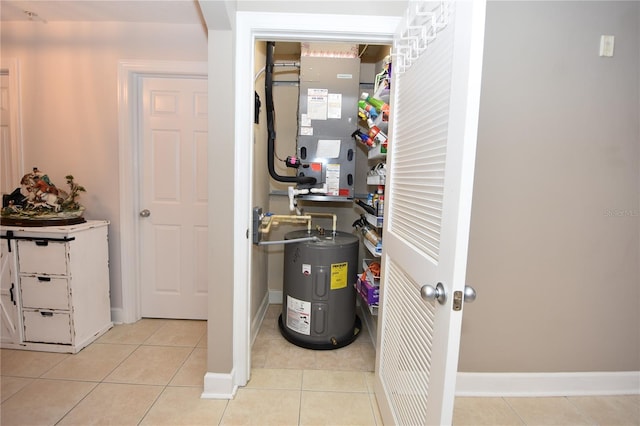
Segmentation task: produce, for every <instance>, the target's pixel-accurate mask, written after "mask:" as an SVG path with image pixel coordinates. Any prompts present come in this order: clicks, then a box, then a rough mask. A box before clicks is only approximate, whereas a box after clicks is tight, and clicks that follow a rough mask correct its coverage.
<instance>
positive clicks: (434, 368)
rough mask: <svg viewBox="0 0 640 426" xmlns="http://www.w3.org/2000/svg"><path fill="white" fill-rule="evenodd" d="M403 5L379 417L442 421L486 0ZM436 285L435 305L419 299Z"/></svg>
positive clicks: (451, 362)
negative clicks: (441, 296)
mask: <svg viewBox="0 0 640 426" xmlns="http://www.w3.org/2000/svg"><path fill="white" fill-rule="evenodd" d="M409 7H410V10H409V16H408V19H407V21H406V25H405V26H404V27H402V28H401V29H400V31H399V36H398V37H396V41H395V42H394V52H395V53H396V55H397V56H394V61H393V73H394V81H393V83H392V100H391V101H392V118H391V123H390V125H391V137H390V142H389V154H388V182H387V184H388V189H387V193H388V194H389V195H388V197H387V203H386V209H387V210H386V212H385V227H384V231H383V235H384V244H383V245H384V253H383V261H382V289H381V307H380V313H379V323H378V342H379V351H378V353H377V360H376V386H375V387H376V397H377V399H378V402H379V405H380V408H381V412H382V415H383V419H384V423H385V424H403V425H427V424H434V425H444V424H450V423H451V421H452V415H453V403H454V392H455V381H456V372H457V363H458V349H459V339H460V326H461V320H462V310H461V309H462V304H461V303H455V302H454V299H455V298H456V297H461V296H462V294H463V293H462V292H463V290H464V287H465V273H466V263H467V245H468V237H469V221H470V213H471V196H472V187H473V172H474V162H475V145H476V136H477V122H478V108H479V97H480V74H481V62H482V45H483V35H484V10H485V4H484V2H480V1H478V2H476V1H473V2H471V1H463V2H451V3H448V2H447V3H435V2H427V3H425V2H420V3H419V5H418V9H416V8H415V7H416V4H414V3H413V2H412V3H410V6H409ZM437 283H442V285H443V292H444V294H445V295H446V300H444V302H443V303H442V304H441V303H440V302H439V301H437V300H429V299H426V298H423V297H421V290H422V288H423V286H425V285H430V286H432V287H433V288H436V286H437ZM425 289H426V288H425ZM456 305H457V306H456Z"/></svg>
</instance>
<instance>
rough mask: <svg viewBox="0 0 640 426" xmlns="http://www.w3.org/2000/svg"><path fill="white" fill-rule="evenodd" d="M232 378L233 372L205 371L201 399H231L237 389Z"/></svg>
mask: <svg viewBox="0 0 640 426" xmlns="http://www.w3.org/2000/svg"><path fill="white" fill-rule="evenodd" d="M234 383H235V380H234V372H233V371H231V373H229V374H221V373H206V374H205V375H204V390H203V391H202V395H201V396H200V397H201V398H202V399H233V397H234V396H235V394H236V391H237V390H238V386H236V385H235V384H234Z"/></svg>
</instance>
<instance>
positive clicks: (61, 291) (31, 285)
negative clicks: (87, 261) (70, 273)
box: [20, 275, 69, 310]
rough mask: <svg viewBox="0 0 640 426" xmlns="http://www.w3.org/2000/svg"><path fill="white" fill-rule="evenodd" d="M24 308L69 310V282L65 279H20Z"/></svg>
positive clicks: (34, 277)
mask: <svg viewBox="0 0 640 426" xmlns="http://www.w3.org/2000/svg"><path fill="white" fill-rule="evenodd" d="M20 288H21V289H22V306H23V307H25V308H35V309H62V310H68V309H69V289H68V288H69V281H68V279H67V278H64V277H43V276H36V275H26V276H25V275H23V276H21V277H20Z"/></svg>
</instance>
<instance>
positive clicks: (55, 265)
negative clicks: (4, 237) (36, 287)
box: [18, 241, 68, 275]
mask: <svg viewBox="0 0 640 426" xmlns="http://www.w3.org/2000/svg"><path fill="white" fill-rule="evenodd" d="M67 244H68V243H57V242H52V241H42V242H40V241H18V264H19V268H20V272H21V273H23V274H24V273H27V274H29V273H30V274H47V275H67V254H66V253H67Z"/></svg>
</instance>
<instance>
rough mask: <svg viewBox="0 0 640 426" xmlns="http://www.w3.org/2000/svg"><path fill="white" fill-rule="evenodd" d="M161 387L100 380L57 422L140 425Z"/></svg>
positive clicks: (80, 425) (82, 425) (85, 424)
mask: <svg viewBox="0 0 640 426" xmlns="http://www.w3.org/2000/svg"><path fill="white" fill-rule="evenodd" d="M162 390H163V388H162V386H148V385H127V384H118V383H100V384H99V385H98V386H96V388H95V389H94V390H93V391H92V392H91V393H90V394H89V395H87V396H86V397H85V398H84V399H83V400H82V402H80V403H79V404H78V405H77V406H76V407H75V408H73V410H71V411H70V412H69V414H67V415H66V416H65V417H64V418H63V419H62V420H61V421H60V423H58V425H59V426H63V425H78V426H88V425H123V426H124V425H137V424H138V423H139V422H140V421H141V420H142V418H143V417H144V415H145V413H146V412H147V411H148V410H149V408H150V407H151V405H153V403H154V402H155V400H156V399H157V398H158V396H159V395H160V393H161V392H162Z"/></svg>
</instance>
